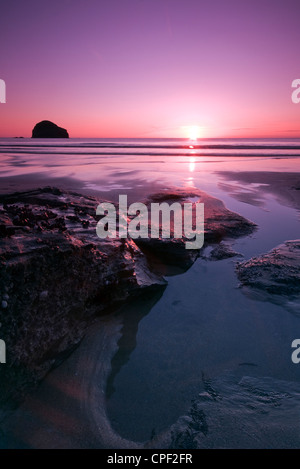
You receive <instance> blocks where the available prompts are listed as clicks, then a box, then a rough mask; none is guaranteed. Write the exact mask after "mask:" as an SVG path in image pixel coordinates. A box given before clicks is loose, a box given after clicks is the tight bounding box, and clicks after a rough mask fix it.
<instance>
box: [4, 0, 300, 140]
mask: <svg viewBox="0 0 300 469" xmlns="http://www.w3.org/2000/svg"><path fill="white" fill-rule="evenodd" d="M299 45H300V1H299V0H283V1H277V0H251V1H250V0H249V1H248V0H206V1H202V0H60V1H58V0H51V1H48V0H39V1H37V0H26V1H24V0H23V1H16V0H10V1H4V2H2V4H1V16H0V78H1V79H4V80H5V82H6V86H7V96H6V100H7V102H6V104H0V136H17V135H18V136H19V135H23V136H25V137H26V136H31V130H32V128H33V126H34V124H35V123H37V122H38V121H40V120H43V119H48V120H52V121H54V122H55V123H57V124H58V125H60V126H62V127H65V128H67V129H68V131H69V134H70V136H71V137H188V136H189V132H190V130H189V129H190V127H191V126H198V127H199V136H202V137H250V136H253V137H255V136H257V137H268V136H273V137H300V103H299V104H298V105H297V104H294V103H292V100H291V94H292V91H293V89H292V88H291V83H292V81H293V80H294V79H296V78H300V52H299Z"/></svg>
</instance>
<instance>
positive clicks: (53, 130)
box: [32, 121, 69, 138]
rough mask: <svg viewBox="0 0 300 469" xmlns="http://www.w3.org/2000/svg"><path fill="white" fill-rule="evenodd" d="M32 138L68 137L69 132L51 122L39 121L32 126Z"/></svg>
mask: <svg viewBox="0 0 300 469" xmlns="http://www.w3.org/2000/svg"><path fill="white" fill-rule="evenodd" d="M32 138H69V134H68V132H67V131H66V129H63V128H62V127H58V125H56V124H54V123H53V122H50V121H41V122H39V123H38V124H36V125H35V126H34V128H33V130H32Z"/></svg>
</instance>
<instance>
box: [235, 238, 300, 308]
mask: <svg viewBox="0 0 300 469" xmlns="http://www.w3.org/2000/svg"><path fill="white" fill-rule="evenodd" d="M236 271H237V276H238V278H239V280H240V282H241V284H242V286H243V287H244V288H246V290H245V291H246V292H247V293H250V295H251V296H252V297H254V298H255V299H258V300H263V301H266V300H267V301H271V302H273V303H276V304H280V305H282V306H284V307H285V308H286V309H288V310H290V311H291V312H294V313H296V314H299V312H300V240H294V241H286V242H285V243H284V244H281V245H279V246H277V247H276V248H274V249H272V251H270V252H269V253H267V254H263V255H261V256H258V257H253V258H252V259H250V260H248V261H246V262H241V263H238V264H237V265H236Z"/></svg>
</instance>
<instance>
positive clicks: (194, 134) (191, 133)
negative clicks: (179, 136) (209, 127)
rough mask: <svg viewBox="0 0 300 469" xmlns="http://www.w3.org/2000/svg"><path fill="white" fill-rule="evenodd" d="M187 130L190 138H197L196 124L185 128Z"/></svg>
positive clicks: (198, 129)
mask: <svg viewBox="0 0 300 469" xmlns="http://www.w3.org/2000/svg"><path fill="white" fill-rule="evenodd" d="M187 132H188V138H189V139H190V140H197V139H198V138H199V136H200V127H199V126H198V125H192V126H190V127H188V128H187Z"/></svg>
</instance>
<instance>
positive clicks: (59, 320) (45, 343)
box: [0, 188, 166, 399]
mask: <svg viewBox="0 0 300 469" xmlns="http://www.w3.org/2000/svg"><path fill="white" fill-rule="evenodd" d="M0 203H2V206H1V211H0V236H1V237H2V239H1V251H0V293H1V295H2V298H1V301H2V308H1V307H0V322H1V338H2V339H3V340H5V342H6V348H7V364H6V365H5V366H1V369H0V372H1V373H2V374H3V373H8V371H9V370H10V378H9V379H8V376H6V379H5V380H2V383H3V385H2V393H1V397H2V399H3V398H4V396H5V392H4V391H5V386H6V387H7V391H8V392H9V389H10V386H11V381H16V382H17V383H18V382H19V383H22V382H23V381H24V382H26V381H28V380H31V379H33V380H35V379H37V378H40V377H42V376H43V375H44V374H45V373H46V372H47V371H48V370H49V368H50V367H51V366H52V365H53V364H54V363H55V361H56V360H59V359H61V357H62V355H63V354H65V353H66V351H68V350H70V349H72V347H74V345H75V344H76V343H78V342H79V341H80V339H81V338H82V337H83V334H84V331H85V329H86V326H87V325H88V324H89V323H90V322H91V319H92V318H93V317H94V316H95V315H99V314H103V313H104V312H106V311H107V310H109V309H111V308H115V307H116V306H117V305H119V304H121V303H122V302H124V301H125V300H127V299H128V298H129V297H132V296H133V295H136V294H137V293H139V292H140V291H143V290H145V289H149V288H163V287H164V285H165V284H166V282H165V281H164V279H163V278H162V277H160V276H158V275H157V274H154V273H152V272H151V271H150V270H149V268H148V264H147V261H146V258H145V256H144V255H143V254H142V253H141V251H140V250H139V248H138V247H137V246H136V245H135V244H134V243H133V241H131V240H130V239H126V240H118V239H117V240H110V241H106V240H100V239H99V238H98V237H97V235H96V223H97V220H96V216H95V214H96V207H97V204H98V202H97V200H96V199H94V198H92V197H84V196H81V195H78V194H74V193H63V192H62V191H60V190H58V189H53V188H46V189H43V190H36V191H29V192H23V193H16V194H13V195H10V196H2V197H0ZM0 306H1V305H0Z"/></svg>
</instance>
